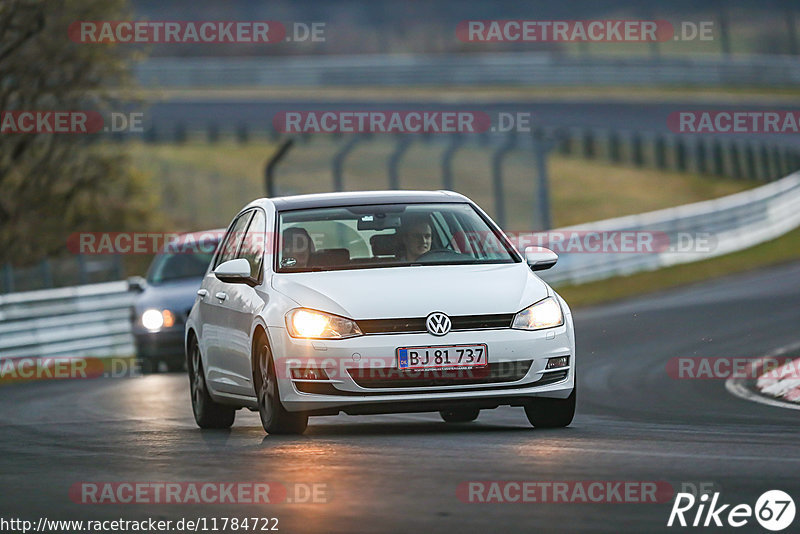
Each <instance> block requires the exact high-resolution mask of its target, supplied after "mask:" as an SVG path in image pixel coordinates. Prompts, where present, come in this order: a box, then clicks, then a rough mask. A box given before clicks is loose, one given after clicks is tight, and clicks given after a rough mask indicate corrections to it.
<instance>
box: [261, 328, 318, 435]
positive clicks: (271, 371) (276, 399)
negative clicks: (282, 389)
mask: <svg viewBox="0 0 800 534" xmlns="http://www.w3.org/2000/svg"><path fill="white" fill-rule="evenodd" d="M257 362H258V369H259V375H258V383H257V384H256V387H257V391H258V413H259V414H260V415H261V425H262V426H263V427H264V430H265V431H266V432H267V433H268V434H302V433H303V432H305V430H306V427H307V426H308V416H307V415H306V414H304V413H296V412H288V411H286V408H284V407H283V404H281V399H280V395H278V377H277V376H276V375H275V363H274V362H273V361H272V351H271V350H270V348H269V345H267V343H266V341H263V340H262V341H261V343H260V345H259V349H258V360H257Z"/></svg>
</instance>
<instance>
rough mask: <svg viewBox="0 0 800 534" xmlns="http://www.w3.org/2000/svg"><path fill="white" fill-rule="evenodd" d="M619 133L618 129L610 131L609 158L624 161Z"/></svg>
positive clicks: (614, 160)
mask: <svg viewBox="0 0 800 534" xmlns="http://www.w3.org/2000/svg"><path fill="white" fill-rule="evenodd" d="M620 143H621V142H620V139H619V133H617V131H616V130H611V131H609V132H608V159H610V160H611V161H612V162H614V163H619V162H620V161H622V151H621V149H620Z"/></svg>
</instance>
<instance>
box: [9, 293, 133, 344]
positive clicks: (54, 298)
mask: <svg viewBox="0 0 800 534" xmlns="http://www.w3.org/2000/svg"><path fill="white" fill-rule="evenodd" d="M132 303H133V294H132V293H129V292H128V284H127V282H106V283H102V284H91V285H84V286H74V287H64V288H59V289H46V290H41V291H28V292H24V293H11V294H8V295H0V360H3V359H6V358H28V357H41V356H75V357H78V356H99V357H107V356H108V357H110V356H125V355H130V354H133V336H132V334H131V325H130V311H129V310H130V306H131V304H132Z"/></svg>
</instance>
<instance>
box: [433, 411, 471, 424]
mask: <svg viewBox="0 0 800 534" xmlns="http://www.w3.org/2000/svg"><path fill="white" fill-rule="evenodd" d="M479 413H480V410H478V409H477V408H459V409H455V410H442V411H440V412H439V415H441V416H442V419H443V420H444V422H445V423H469V422H471V421H474V420H475V419H477V418H478V414H479Z"/></svg>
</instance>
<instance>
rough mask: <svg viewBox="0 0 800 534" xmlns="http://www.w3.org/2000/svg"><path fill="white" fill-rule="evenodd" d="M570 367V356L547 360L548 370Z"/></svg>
mask: <svg viewBox="0 0 800 534" xmlns="http://www.w3.org/2000/svg"><path fill="white" fill-rule="evenodd" d="M568 365H569V356H559V357H558V358H550V359H549V360H547V367H545V370H547V369H558V368H559V367H567V366H568Z"/></svg>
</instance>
